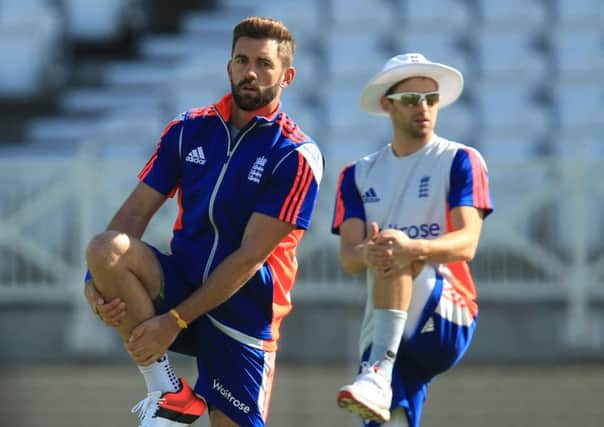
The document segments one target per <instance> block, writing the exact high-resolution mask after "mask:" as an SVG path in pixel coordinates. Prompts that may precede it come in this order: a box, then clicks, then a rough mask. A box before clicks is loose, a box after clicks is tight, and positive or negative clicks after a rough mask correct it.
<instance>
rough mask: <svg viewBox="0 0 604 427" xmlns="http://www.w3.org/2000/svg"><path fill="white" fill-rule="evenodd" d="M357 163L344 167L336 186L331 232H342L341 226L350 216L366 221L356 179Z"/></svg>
mask: <svg viewBox="0 0 604 427" xmlns="http://www.w3.org/2000/svg"><path fill="white" fill-rule="evenodd" d="M354 174H355V165H348V166H346V167H344V169H342V171H341V172H340V176H339V177H338V185H337V188H336V203H335V208H334V214H333V221H332V223H331V232H332V233H333V234H340V226H341V225H342V223H343V222H344V221H346V220H347V219H348V218H359V219H361V220H363V221H366V216H365V206H364V205H363V200H362V199H361V194H360V193H359V190H358V188H357V186H356V182H355V179H354Z"/></svg>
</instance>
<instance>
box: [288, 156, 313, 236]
mask: <svg viewBox="0 0 604 427" xmlns="http://www.w3.org/2000/svg"><path fill="white" fill-rule="evenodd" d="M314 178H315V175H314V174H313V173H312V168H310V167H308V168H307V174H306V179H305V181H304V184H303V185H302V189H301V190H300V192H299V195H298V203H297V204H296V209H295V210H294V213H293V214H292V217H291V221H290V222H291V223H292V224H295V223H296V221H297V218H298V214H299V213H300V210H301V209H302V205H303V204H304V200H305V199H306V194H307V193H308V189H309V188H310V184H311V183H312V180H313V179H314Z"/></svg>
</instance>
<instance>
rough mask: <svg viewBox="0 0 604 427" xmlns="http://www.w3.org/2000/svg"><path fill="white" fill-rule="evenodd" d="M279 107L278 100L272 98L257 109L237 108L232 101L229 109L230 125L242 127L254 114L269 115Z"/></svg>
mask: <svg viewBox="0 0 604 427" xmlns="http://www.w3.org/2000/svg"><path fill="white" fill-rule="evenodd" d="M277 108H279V101H278V100H274V101H272V102H271V103H269V104H267V105H265V106H264V107H261V108H258V109H257V110H252V111H246V110H242V109H241V108H239V107H238V106H237V105H236V104H235V103H234V102H233V106H232V111H231V125H232V126H233V127H235V128H237V129H242V128H243V127H244V126H245V125H246V124H247V123H248V122H249V121H250V120H252V119H253V118H254V117H256V116H266V117H270V116H271V115H273V114H274V113H275V111H276V110H277Z"/></svg>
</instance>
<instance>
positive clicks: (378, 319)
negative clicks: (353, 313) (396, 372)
mask: <svg viewBox="0 0 604 427" xmlns="http://www.w3.org/2000/svg"><path fill="white" fill-rule="evenodd" d="M406 321H407V312H406V311H400V310H390V309H375V310H373V330H374V333H373V344H372V345H371V353H370V355H369V363H371V364H372V365H373V364H375V363H378V364H379V365H380V369H381V370H382V372H383V373H384V375H385V376H386V378H388V380H390V379H392V369H393V368H394V362H395V360H396V353H397V352H398V347H399V345H400V344H401V339H402V337H403V332H404V331H405V322H406Z"/></svg>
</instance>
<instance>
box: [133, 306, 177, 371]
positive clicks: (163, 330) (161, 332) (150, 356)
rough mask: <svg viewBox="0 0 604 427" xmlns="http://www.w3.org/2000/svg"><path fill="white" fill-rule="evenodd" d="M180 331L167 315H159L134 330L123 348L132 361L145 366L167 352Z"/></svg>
mask: <svg viewBox="0 0 604 427" xmlns="http://www.w3.org/2000/svg"><path fill="white" fill-rule="evenodd" d="M180 330H181V329H180V328H179V327H178V325H177V324H176V322H175V321H174V319H173V318H172V317H171V316H170V315H169V314H168V313H164V314H160V315H158V316H155V317H152V318H150V319H148V320H145V321H144V322H143V323H141V324H140V325H138V326H137V327H136V328H134V329H133V330H132V333H131V334H130V339H128V342H126V343H124V347H125V348H126V351H127V352H128V354H129V355H130V357H131V358H132V360H134V361H135V362H136V363H137V364H138V365H141V366H146V365H149V364H150V363H152V362H154V361H155V360H157V359H159V358H160V357H161V356H162V355H164V354H165V353H166V352H167V351H168V349H169V348H170V346H171V345H172V343H173V342H174V340H175V339H176V337H177V336H178V334H179V332H180Z"/></svg>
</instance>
